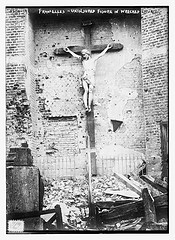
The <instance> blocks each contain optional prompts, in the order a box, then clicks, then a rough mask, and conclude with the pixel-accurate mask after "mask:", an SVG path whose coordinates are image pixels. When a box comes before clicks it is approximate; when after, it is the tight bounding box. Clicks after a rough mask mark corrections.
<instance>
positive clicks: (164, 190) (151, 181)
mask: <svg viewBox="0 0 175 240" xmlns="http://www.w3.org/2000/svg"><path fill="white" fill-rule="evenodd" d="M140 178H141V179H142V180H144V181H145V182H146V183H148V184H150V185H151V186H152V187H153V188H155V189H157V190H159V191H160V192H162V193H167V188H165V187H164V186H162V185H160V184H159V183H157V182H155V180H154V178H152V177H150V176H147V175H142V176H140Z"/></svg>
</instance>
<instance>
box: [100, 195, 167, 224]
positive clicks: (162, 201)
mask: <svg viewBox="0 0 175 240" xmlns="http://www.w3.org/2000/svg"><path fill="white" fill-rule="evenodd" d="M154 205H155V208H156V212H159V211H161V210H162V209H164V208H167V206H168V201H167V194H162V195H160V196H157V197H154ZM144 215H145V212H144V205H143V200H139V201H137V202H132V203H127V204H122V205H120V206H117V207H113V208H111V210H109V211H108V212H105V213H103V212H102V213H99V217H100V219H101V221H103V222H108V221H114V220H124V219H132V218H137V217H143V216H144Z"/></svg>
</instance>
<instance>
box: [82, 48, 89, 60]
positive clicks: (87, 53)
mask: <svg viewBox="0 0 175 240" xmlns="http://www.w3.org/2000/svg"><path fill="white" fill-rule="evenodd" d="M81 55H82V58H83V59H86V60H87V59H89V58H90V57H91V53H90V51H88V50H87V49H83V50H82V51H81Z"/></svg>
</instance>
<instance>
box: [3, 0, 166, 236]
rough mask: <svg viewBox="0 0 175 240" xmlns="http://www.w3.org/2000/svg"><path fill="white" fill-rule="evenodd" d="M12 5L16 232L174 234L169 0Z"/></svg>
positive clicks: (9, 187) (11, 194) (9, 151)
mask: <svg viewBox="0 0 175 240" xmlns="http://www.w3.org/2000/svg"><path fill="white" fill-rule="evenodd" d="M48 4H49V2H48ZM87 5H88V4H87ZM4 11H5V92H6V95H5V99H6V164H5V169H6V170H5V171H6V190H5V195H6V219H5V221H6V223H5V225H6V234H8V235H14V234H15V235H16V234H30V233H31V234H32V233H39V234H53V233H54V234H61V233H71V234H73V233H81V234H84V233H105V234H108V233H109V234H110V233H113V234H114V233H116V234H118V233H120V234H121V233H144V234H147V233H161V234H165V235H166V234H168V233H169V6H167V5H165V6H162V5H161V6H156V5H155V6H117V2H116V6H109V7H108V6H80V7H78V6H5V8H4ZM108 236H109V235H108ZM116 237H117V236H116ZM140 237H141V236H140ZM148 237H149V235H148Z"/></svg>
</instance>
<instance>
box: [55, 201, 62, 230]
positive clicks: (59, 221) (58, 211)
mask: <svg viewBox="0 0 175 240" xmlns="http://www.w3.org/2000/svg"><path fill="white" fill-rule="evenodd" d="M55 213H56V225H57V229H58V230H62V229H63V219H62V212H61V207H60V205H56V206H55Z"/></svg>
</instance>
